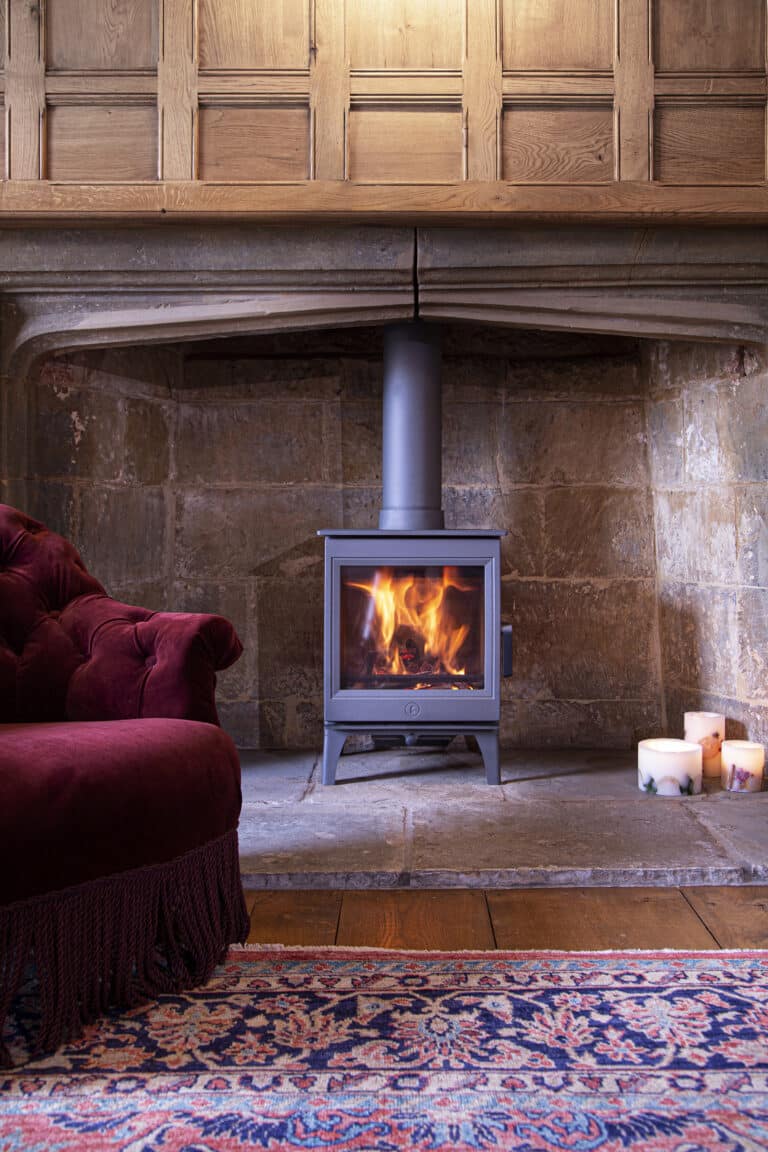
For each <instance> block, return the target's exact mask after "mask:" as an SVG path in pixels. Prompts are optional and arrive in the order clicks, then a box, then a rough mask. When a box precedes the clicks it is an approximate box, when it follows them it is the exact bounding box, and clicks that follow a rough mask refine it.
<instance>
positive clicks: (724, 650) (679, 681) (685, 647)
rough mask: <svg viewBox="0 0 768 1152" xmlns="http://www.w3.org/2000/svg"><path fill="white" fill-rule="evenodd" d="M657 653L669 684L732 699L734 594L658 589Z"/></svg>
mask: <svg viewBox="0 0 768 1152" xmlns="http://www.w3.org/2000/svg"><path fill="white" fill-rule="evenodd" d="M660 609H661V652H662V662H663V667H664V676H665V680H666V681H668V682H669V684H670V685H672V684H675V685H681V686H685V687H688V688H695V689H700V690H701V691H704V692H712V693H716V694H718V695H722V696H734V697H738V695H739V690H738V641H737V635H738V633H737V628H738V592H737V590H736V589H727V588H711V587H706V586H704V587H702V586H699V585H696V584H675V583H669V582H667V583H664V584H663V585H662V586H661V602H660Z"/></svg>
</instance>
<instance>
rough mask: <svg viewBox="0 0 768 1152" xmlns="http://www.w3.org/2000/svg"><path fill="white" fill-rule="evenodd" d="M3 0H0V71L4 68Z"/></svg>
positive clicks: (4, 32) (4, 31)
mask: <svg viewBox="0 0 768 1152" xmlns="http://www.w3.org/2000/svg"><path fill="white" fill-rule="evenodd" d="M5 34H6V26H5V0H0V72H2V71H3V69H4V68H5Z"/></svg>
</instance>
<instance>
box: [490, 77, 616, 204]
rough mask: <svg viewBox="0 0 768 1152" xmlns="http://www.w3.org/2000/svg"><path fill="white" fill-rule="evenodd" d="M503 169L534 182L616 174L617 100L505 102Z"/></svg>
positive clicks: (598, 179) (593, 180) (594, 179)
mask: <svg viewBox="0 0 768 1152" xmlns="http://www.w3.org/2000/svg"><path fill="white" fill-rule="evenodd" d="M502 175H503V178H504V179H505V180H512V181H515V182H517V183H532V184H598V183H608V182H609V181H611V180H613V176H614V155H613V102H612V101H611V100H605V99H593V100H591V101H589V102H586V101H584V102H581V101H579V100H578V99H577V98H575V97H573V98H569V99H567V100H557V99H553V100H551V101H550V102H549V103H544V102H543V101H542V102H540V103H533V102H531V103H528V102H522V101H520V102H515V103H509V104H506V105H505V107H504V118H503V121H502Z"/></svg>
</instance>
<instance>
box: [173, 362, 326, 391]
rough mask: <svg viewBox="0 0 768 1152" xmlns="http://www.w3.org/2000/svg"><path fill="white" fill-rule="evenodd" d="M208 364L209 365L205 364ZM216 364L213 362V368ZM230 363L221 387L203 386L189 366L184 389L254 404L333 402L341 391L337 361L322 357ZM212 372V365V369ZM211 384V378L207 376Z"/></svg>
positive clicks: (202, 379)
mask: <svg viewBox="0 0 768 1152" xmlns="http://www.w3.org/2000/svg"><path fill="white" fill-rule="evenodd" d="M208 363H209V364H211V362H210V361H208ZM216 363H217V362H216V361H214V362H213V364H214V365H215V364H216ZM224 363H225V364H227V363H229V365H230V368H231V371H230V374H229V377H228V379H227V380H226V381H225V382H223V387H222V385H220V384H218V383H215V379H214V384H215V386H214V388H212V387H211V384H210V383H208V384H207V385H206V383H205V376H204V375H203V374H202V373H201V371H200V367H199V365H198V366H194V365H193V364H190V365H189V367H190V368H194V374H193V375H190V376H188V378H187V387H188V388H189V387H190V385H192V386H193V387H195V388H196V389H197V391H198V393H199V394H200V395H202V394H203V393H204V392H205V393H206V394H207V396H208V397H210V399H214V398H218V397H221V398H222V399H229V398H230V397H236V398H243V399H253V400H315V401H327V400H333V399H334V398H336V397H337V396H339V395H340V394H341V391H342V372H341V365H340V364H339V361H338V360H329V359H328V358H327V357H323V356H317V357H315V356H304V357H299V356H297V358H296V359H295V360H285V359H283V360H272V359H269V358H266V357H265V358H262V357H260V356H258V354H256V355H255V356H254V357H252V358H250V359H245V358H240V359H236V360H232V361H229V362H228V361H224ZM211 367H212V368H213V365H211ZM208 379H209V380H210V379H211V377H210V376H209V377H208Z"/></svg>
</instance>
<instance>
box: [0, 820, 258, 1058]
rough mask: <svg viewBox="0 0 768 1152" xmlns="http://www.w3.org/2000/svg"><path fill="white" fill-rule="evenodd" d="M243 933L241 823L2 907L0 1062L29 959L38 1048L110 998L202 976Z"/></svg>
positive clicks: (172, 987)
mask: <svg viewBox="0 0 768 1152" xmlns="http://www.w3.org/2000/svg"><path fill="white" fill-rule="evenodd" d="M247 935H248V914H247V911H246V907H245V900H244V898H243V889H242V884H241V882H240V864H239V857H238V845H237V830H236V829H233V830H232V831H231V832H228V833H226V834H225V835H224V836H222V837H220V838H219V839H218V840H214V841H212V842H211V843H209V844H204V845H203V846H202V847H201V848H195V849H193V850H192V851H191V852H187V853H185V855H184V856H180V857H178V858H177V859H175V860H171V861H168V862H167V863H165V864H156V865H152V866H150V867H147V868H137V869H136V870H135V871H131V872H126V873H123V874H121V875H118V876H108V877H105V878H104V879H99V880H94V881H90V882H89V883H87V884H79V885H77V886H75V887H72V888H66V889H63V890H62V891H59V892H52V893H49V894H47V895H45V896H36V897H33V898H32V899H30V900H23V901H19V902H18V903H15V904H10V905H8V906H6V907H5V908H0V1067H5V1068H7V1067H10V1066H11V1057H10V1053H9V1051H8V1047H7V1045H6V1044H5V1043H4V1042H3V1039H2V1034H3V1028H4V1025H5V1021H6V1019H7V1017H8V1016H9V1014H10V1012H11V1010H12V1006H13V1002H14V999H15V997H16V995H17V993H18V992H19V989H20V987H21V985H22V982H23V981H24V980H25V978H26V977H27V975H28V973H29V968H30V965H33V966H34V972H35V977H36V982H37V989H38V994H39V1010H40V1026H39V1030H38V1031H37V1034H36V1035H35V1037H34V1039H33V1042H32V1048H31V1052H30V1056H32V1057H34V1056H37V1055H40V1054H41V1053H43V1052H50V1051H52V1050H53V1049H55V1048H58V1047H59V1045H60V1044H62V1043H64V1042H65V1041H67V1040H71V1039H73V1038H75V1037H77V1036H79V1035H80V1034H81V1033H82V1029H83V1026H84V1025H85V1024H87V1023H89V1022H91V1021H92V1020H95V1019H96V1018H97V1017H98V1016H100V1015H102V1014H103V1013H104V1012H106V1011H107V1009H109V1008H112V1007H119V1008H129V1007H132V1006H133V1005H135V1004H138V1003H141V1002H142V1001H145V1000H151V999H152V998H154V997H155V996H157V995H158V994H160V993H163V992H166V993H167V992H180V991H182V990H183V989H185V988H192V987H195V986H196V985H199V984H203V983H205V981H206V980H208V978H209V977H210V975H211V973H212V972H213V969H214V968H215V967H216V965H217V964H219V963H221V961H222V960H223V959H224V956H225V955H226V952H227V948H228V946H229V945H230V944H233V943H242V942H243V941H244V940H245V939H246V937H247Z"/></svg>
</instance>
